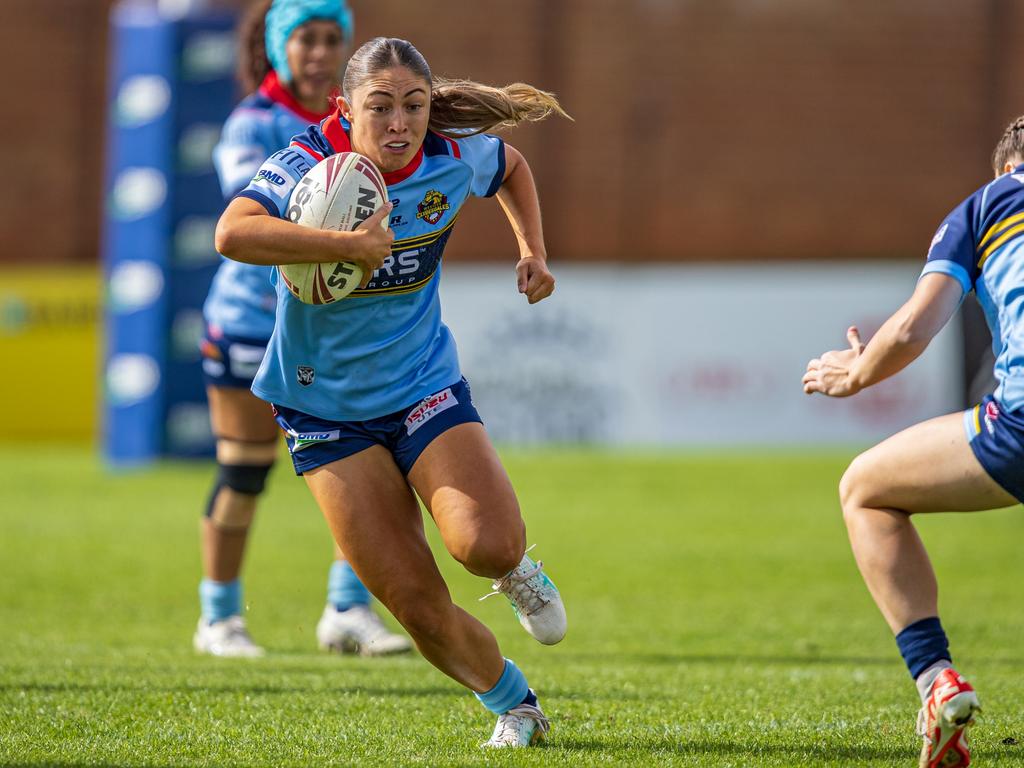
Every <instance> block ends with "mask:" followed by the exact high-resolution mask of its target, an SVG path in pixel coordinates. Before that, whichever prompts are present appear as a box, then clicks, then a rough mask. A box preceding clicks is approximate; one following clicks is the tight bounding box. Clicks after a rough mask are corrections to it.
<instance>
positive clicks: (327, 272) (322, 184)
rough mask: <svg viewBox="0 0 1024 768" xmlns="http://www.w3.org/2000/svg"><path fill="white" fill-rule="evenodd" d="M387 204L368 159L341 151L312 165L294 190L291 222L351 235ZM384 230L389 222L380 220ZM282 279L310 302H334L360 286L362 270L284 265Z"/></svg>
mask: <svg viewBox="0 0 1024 768" xmlns="http://www.w3.org/2000/svg"><path fill="white" fill-rule="evenodd" d="M387 201H388V189H387V185H386V184H385V183H384V177H383V176H381V175H380V171H378V170H377V166H375V165H374V164H373V162H371V161H370V160H369V158H366V157H364V156H363V155H360V154H359V153H358V152H340V153H338V154H336V155H331V156H330V157H328V158H325V159H324V160H321V161H320V162H319V163H317V164H316V165H314V166H313V168H312V169H310V171H309V173H307V174H306V175H305V176H303V177H302V179H301V181H299V183H298V185H297V186H296V187H295V189H294V190H292V196H291V199H290V200H289V202H288V219H289V220H290V221H293V222H295V223H296V224H300V225H301V226H304V227H313V228H314V229H333V230H336V231H339V232H348V231H351V230H353V229H355V228H356V227H357V226H359V224H361V223H362V222H363V221H365V220H366V219H367V218H369V217H370V216H371V215H372V214H373V212H374V211H376V210H377V209H379V208H380V207H381V206H382V205H384V203H386V202H387ZM381 226H382V227H383V228H384V229H387V228H388V220H387V219H386V218H385V219H384V220H383V221H381ZM278 271H279V272H280V275H281V279H282V280H284V284H285V285H286V286H287V287H288V290H289V291H291V293H292V295H293V296H294V297H295V298H297V299H298V300H299V301H301V302H304V303H306V304H330V303H332V302H335V301H338V300H339V299H343V298H345V297H346V296H348V295H349V294H350V293H352V291H354V290H355V289H356V288H358V287H359V283H360V281H361V280H362V279H363V270H362V269H361V268H359V267H358V266H356V265H355V264H351V263H349V262H347V261H335V262H327V263H320V264H284V265H281V266H279V267H278Z"/></svg>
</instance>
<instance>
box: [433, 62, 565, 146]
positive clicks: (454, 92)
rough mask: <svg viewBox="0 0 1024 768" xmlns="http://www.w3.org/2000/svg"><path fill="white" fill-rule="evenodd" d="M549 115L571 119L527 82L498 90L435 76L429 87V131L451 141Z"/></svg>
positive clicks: (552, 98) (551, 98)
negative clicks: (451, 139) (449, 138)
mask: <svg viewBox="0 0 1024 768" xmlns="http://www.w3.org/2000/svg"><path fill="white" fill-rule="evenodd" d="M552 114H554V115H559V116H561V117H565V118H568V119H570V120H571V119H572V118H571V117H569V115H568V113H567V112H566V111H565V110H564V109H562V105H561V104H559V103H558V99H557V98H555V95H554V94H553V93H548V92H547V91H541V90H539V89H537V88H534V87H533V86H532V85H527V84H526V83H512V84H511V85H506V86H505V87H503V88H497V87H495V86H491V85H483V84H481V83H476V82H473V81H472V80H448V79H446V78H441V77H435V78H434V80H433V84H432V87H431V93H430V129H431V130H432V131H436V132H437V133H440V134H443V135H445V136H449V137H451V138H459V137H460V136H467V135H472V134H475V133H484V132H485V131H490V130H493V129H495V128H511V127H512V126H514V125H518V124H519V123H524V122H537V121H538V120H543V119H544V118H546V117H548V116H550V115H552Z"/></svg>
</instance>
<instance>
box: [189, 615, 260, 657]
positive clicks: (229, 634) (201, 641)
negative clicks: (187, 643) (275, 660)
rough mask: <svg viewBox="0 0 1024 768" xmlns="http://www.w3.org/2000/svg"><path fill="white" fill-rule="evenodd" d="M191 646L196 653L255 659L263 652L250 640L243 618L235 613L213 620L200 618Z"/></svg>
mask: <svg viewBox="0 0 1024 768" xmlns="http://www.w3.org/2000/svg"><path fill="white" fill-rule="evenodd" d="M192 647H194V648H195V649H196V652H197V653H208V654H210V655H211V656H223V657H225V658H240V659H255V658H258V657H260V656H262V655H263V653H264V651H263V649H262V648H260V647H259V646H258V645H256V643H254V642H253V641H252V637H250V635H249V630H247V629H246V628H245V619H243V618H242V617H241V616H239V615H237V614H235V615H234V616H228V617H227V618H226V619H222V620H221V621H214V622H208V621H206V620H205V619H202V618H200V619H199V625H198V626H197V627H196V633H195V635H193V636H192Z"/></svg>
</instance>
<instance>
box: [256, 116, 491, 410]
mask: <svg viewBox="0 0 1024 768" xmlns="http://www.w3.org/2000/svg"><path fill="white" fill-rule="evenodd" d="M346 128H347V126H346V124H345V122H344V121H343V120H342V119H341V118H340V116H339V115H338V113H334V114H332V115H331V117H329V118H327V119H326V120H324V122H323V123H321V124H320V125H319V126H312V127H311V128H310V129H309V130H307V131H306V132H305V133H304V134H301V135H299V136H296V137H295V139H294V140H293V141H292V144H291V146H290V147H289V148H288V149H286V150H283V151H281V152H277V153H275V154H274V155H273V156H272V157H271V158H270V159H269V160H268V161H267V162H266V163H265V164H264V165H263V167H262V168H261V169H260V172H259V173H258V174H257V175H256V177H255V178H254V179H253V180H252V181H251V182H250V183H249V185H248V186H247V187H246V188H245V190H243V191H242V192H241V193H240V194H241V195H242V196H244V197H248V198H251V199H253V200H256V201H257V202H259V203H261V204H262V205H263V206H264V207H265V208H266V209H267V211H268V212H269V213H270V214H271V215H272V216H277V217H280V218H285V217H286V211H287V208H288V199H289V197H290V196H291V191H292V189H294V188H295V185H296V184H297V183H298V182H299V180H300V179H301V178H302V177H303V176H304V175H305V174H306V173H307V172H308V171H309V169H310V168H311V167H312V166H313V165H314V164H316V163H317V162H319V161H320V160H322V159H323V158H324V157H327V156H329V155H333V154H335V153H338V152H346V151H349V150H350V144H349V138H348V134H347V132H346ZM264 171H266V173H264ZM504 177H505V151H504V144H503V142H502V141H501V139H499V138H497V137H495V136H489V135H478V136H469V137H466V138H463V139H459V140H457V141H455V140H452V139H447V138H444V137H442V136H440V135H438V134H434V133H428V134H427V137H426V139H425V141H424V142H423V147H422V149H421V150H420V152H419V153H417V155H416V157H415V158H414V159H413V160H412V162H410V164H409V165H408V166H406V167H405V168H403V169H401V170H400V171H396V172H394V173H388V174H384V181H385V182H386V183H387V185H388V196H389V198H390V200H391V201H392V202H393V203H394V204H395V207H394V209H393V210H392V212H391V222H390V226H391V229H392V230H394V233H395V242H394V245H393V246H392V249H391V255H390V256H389V257H388V259H387V260H386V261H385V262H384V265H383V266H382V267H381V268H380V269H378V270H377V271H376V272H374V274H373V279H372V280H371V281H370V283H369V284H368V285H367V286H366V287H365V288H360V289H357V290H356V291H354V292H353V293H352V294H350V295H349V296H348V297H347V298H345V299H343V300H342V301H338V302H335V303H332V304H327V305H324V306H314V305H310V304H303V303H302V302H300V301H299V300H298V299H296V298H295V297H294V296H292V294H291V293H290V292H289V291H288V290H287V289H286V288H285V287H284V286H283V285H282V284H280V281H278V280H277V273H276V271H275V273H274V275H275V283H278V285H277V323H276V325H275V327H274V334H273V336H272V337H271V340H270V344H269V346H268V347H267V355H266V357H264V358H263V364H262V366H261V367H260V370H259V372H258V373H257V374H256V378H255V380H254V382H253V387H252V391H253V392H254V393H255V394H256V395H257V396H258V397H260V398H262V399H264V400H267V401H268V402H271V403H276V404H278V405H283V406H286V407H288V408H292V409H295V410H297V411H301V412H304V413H308V414H311V415H313V416H317V417H319V418H321V419H326V420H330V421H365V420H368V419H375V418H378V417H381V416H386V415H389V414H393V413H395V412H397V411H400V410H402V409H407V408H408V407H410V406H412V405H414V404H416V403H417V402H418V401H420V400H421V399H423V398H424V397H426V396H428V395H430V394H433V393H435V392H438V391H440V390H442V389H444V388H445V387H448V386H451V385H452V384H454V383H456V382H458V381H459V380H460V378H461V373H460V371H459V361H458V356H457V354H456V350H455V341H454V340H453V339H452V335H451V333H450V332H449V330H448V328H447V327H445V325H444V324H443V323H442V322H441V307H440V303H439V300H438V292H437V289H438V280H439V278H440V275H441V255H442V253H443V252H444V247H445V243H447V242H448V237H449V236H450V235H451V232H452V225H453V224H454V223H455V220H456V218H457V217H458V215H459V210H460V209H461V208H462V205H463V203H465V202H466V200H467V199H468V198H469V196H470V195H474V196H479V197H489V196H491V195H494V194H495V193H496V192H497V191H498V188H499V187H500V186H501V183H502V181H503V180H504Z"/></svg>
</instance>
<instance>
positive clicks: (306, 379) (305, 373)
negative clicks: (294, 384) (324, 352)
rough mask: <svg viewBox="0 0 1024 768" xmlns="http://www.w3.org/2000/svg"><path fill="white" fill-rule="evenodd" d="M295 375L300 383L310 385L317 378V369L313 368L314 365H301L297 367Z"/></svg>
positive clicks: (305, 385)
mask: <svg viewBox="0 0 1024 768" xmlns="http://www.w3.org/2000/svg"><path fill="white" fill-rule="evenodd" d="M295 376H296V378H297V379H298V380H299V384H301V385H302V386H304V387H308V386H309V385H310V384H312V383H313V379H314V378H316V371H314V370H313V368H312V366H309V365H300V366H297V367H296V368H295Z"/></svg>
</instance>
